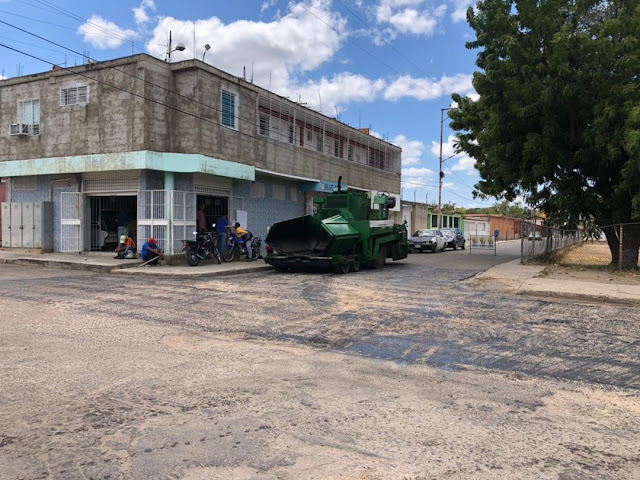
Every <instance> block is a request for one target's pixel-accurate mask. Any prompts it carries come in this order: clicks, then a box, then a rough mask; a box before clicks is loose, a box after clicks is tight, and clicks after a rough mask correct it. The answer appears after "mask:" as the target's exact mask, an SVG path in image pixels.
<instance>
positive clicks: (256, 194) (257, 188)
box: [251, 182, 266, 198]
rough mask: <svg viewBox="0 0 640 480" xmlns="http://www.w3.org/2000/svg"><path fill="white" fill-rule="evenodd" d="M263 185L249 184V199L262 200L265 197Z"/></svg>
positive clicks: (259, 183)
mask: <svg viewBox="0 0 640 480" xmlns="http://www.w3.org/2000/svg"><path fill="white" fill-rule="evenodd" d="M265 190H266V189H265V185H264V183H262V182H253V183H252V184H251V197H252V198H264V197H265Z"/></svg>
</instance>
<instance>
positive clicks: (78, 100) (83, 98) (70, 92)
mask: <svg viewBox="0 0 640 480" xmlns="http://www.w3.org/2000/svg"><path fill="white" fill-rule="evenodd" d="M87 103H89V87H88V86H87V85H83V86H80V87H67V88H61V89H60V106H61V107H71V106H74V105H86V104H87Z"/></svg>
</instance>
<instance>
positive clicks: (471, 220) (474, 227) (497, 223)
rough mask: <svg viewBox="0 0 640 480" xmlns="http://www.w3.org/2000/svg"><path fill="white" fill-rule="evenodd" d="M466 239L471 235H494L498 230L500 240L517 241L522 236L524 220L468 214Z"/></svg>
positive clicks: (495, 215) (492, 215)
mask: <svg viewBox="0 0 640 480" xmlns="http://www.w3.org/2000/svg"><path fill="white" fill-rule="evenodd" d="M464 221H465V224H466V225H467V229H466V230H465V237H466V238H469V235H493V234H494V232H495V231H496V230H498V240H516V239H519V238H520V237H521V235H522V220H521V219H520V218H512V217H505V216H504V215H497V214H483V213H477V214H474V213H467V214H465V215H464Z"/></svg>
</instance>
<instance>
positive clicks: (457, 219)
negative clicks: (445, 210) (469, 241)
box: [453, 217, 460, 228]
mask: <svg viewBox="0 0 640 480" xmlns="http://www.w3.org/2000/svg"><path fill="white" fill-rule="evenodd" d="M453 226H454V228H460V219H459V218H458V217H455V218H454V219H453Z"/></svg>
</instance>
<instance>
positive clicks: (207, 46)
mask: <svg viewBox="0 0 640 480" xmlns="http://www.w3.org/2000/svg"><path fill="white" fill-rule="evenodd" d="M209 50H211V45H209V44H208V43H207V44H206V45H205V46H204V52H203V53H202V61H203V62H204V56H205V55H206V54H207V52H208V51H209Z"/></svg>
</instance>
